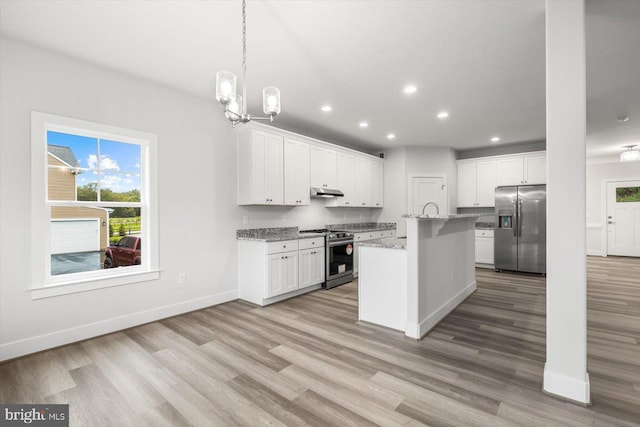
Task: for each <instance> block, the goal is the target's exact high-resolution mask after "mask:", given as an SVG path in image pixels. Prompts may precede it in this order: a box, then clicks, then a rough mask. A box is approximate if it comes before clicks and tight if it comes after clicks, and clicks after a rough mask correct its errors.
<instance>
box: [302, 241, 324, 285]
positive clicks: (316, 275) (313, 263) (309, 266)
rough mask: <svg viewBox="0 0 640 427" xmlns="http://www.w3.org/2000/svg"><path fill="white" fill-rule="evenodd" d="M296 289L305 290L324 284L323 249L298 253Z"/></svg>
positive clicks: (305, 250)
mask: <svg viewBox="0 0 640 427" xmlns="http://www.w3.org/2000/svg"><path fill="white" fill-rule="evenodd" d="M298 254H299V255H298V258H299V266H300V267H299V274H298V279H299V280H298V288H299V289H302V288H306V287H309V286H313V285H317V284H318V283H322V282H324V247H323V248H316V249H304V250H301V251H300V252H299V253H298Z"/></svg>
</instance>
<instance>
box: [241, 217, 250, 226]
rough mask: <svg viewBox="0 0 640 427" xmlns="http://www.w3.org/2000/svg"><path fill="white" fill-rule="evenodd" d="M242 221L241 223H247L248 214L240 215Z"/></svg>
mask: <svg viewBox="0 0 640 427" xmlns="http://www.w3.org/2000/svg"><path fill="white" fill-rule="evenodd" d="M242 223H243V224H249V216H248V215H244V216H243V217H242Z"/></svg>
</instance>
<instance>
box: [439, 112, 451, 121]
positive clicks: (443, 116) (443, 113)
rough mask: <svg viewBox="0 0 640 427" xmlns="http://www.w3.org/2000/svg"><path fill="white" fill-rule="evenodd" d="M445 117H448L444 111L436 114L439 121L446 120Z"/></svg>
mask: <svg viewBox="0 0 640 427" xmlns="http://www.w3.org/2000/svg"><path fill="white" fill-rule="evenodd" d="M447 117H449V113H447V112H446V111H440V112H439V113H438V118H439V119H446V118H447Z"/></svg>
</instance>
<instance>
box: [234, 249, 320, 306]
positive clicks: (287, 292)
mask: <svg viewBox="0 0 640 427" xmlns="http://www.w3.org/2000/svg"><path fill="white" fill-rule="evenodd" d="M324 250H325V248H324V237H318V238H313V239H300V240H285V241H277V242H264V241H258V240H238V285H239V286H238V288H239V289H238V294H239V297H240V298H241V299H243V300H245V301H249V302H252V303H254V304H258V305H267V304H271V303H272V302H276V301H280V300H282V299H286V298H289V297H292V296H296V295H299V294H301V293H304V292H307V291H309V290H312V288H311V287H312V286H314V285H319V284H321V283H322V282H324V259H325V258H324ZM316 287H317V286H316ZM307 288H308V289H307Z"/></svg>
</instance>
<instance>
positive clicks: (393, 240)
mask: <svg viewBox="0 0 640 427" xmlns="http://www.w3.org/2000/svg"><path fill="white" fill-rule="evenodd" d="M356 246H366V247H370V248H384V249H403V250H406V249H407V239H406V238H403V239H401V238H398V237H389V238H387V239H374V240H366V241H364V242H356Z"/></svg>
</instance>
